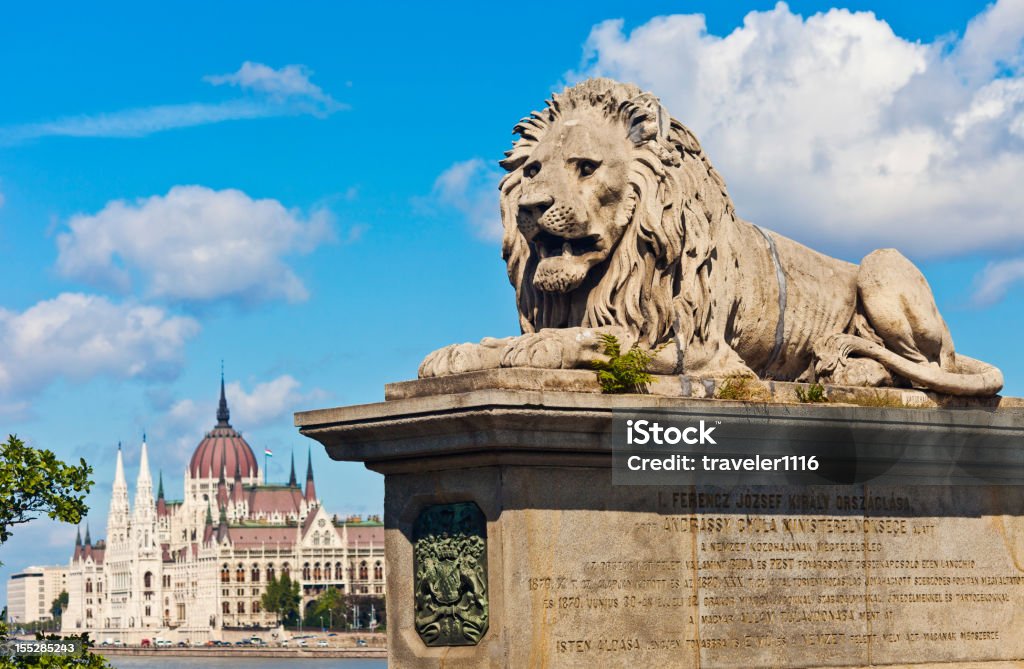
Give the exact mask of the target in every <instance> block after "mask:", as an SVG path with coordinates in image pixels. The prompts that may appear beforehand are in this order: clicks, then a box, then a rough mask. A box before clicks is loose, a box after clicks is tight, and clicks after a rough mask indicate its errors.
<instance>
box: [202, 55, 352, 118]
mask: <svg viewBox="0 0 1024 669" xmlns="http://www.w3.org/2000/svg"><path fill="white" fill-rule="evenodd" d="M312 74H313V73H312V72H311V71H310V70H309V69H308V68H307V67H305V66H303V65H285V66H284V67H282V68H281V69H279V70H275V69H274V68H272V67H269V66H267V65H264V64H263V63H253V62H252V61H248V60H247V61H245V62H244V63H242V67H240V68H239V69H238V71H237V72H233V73H231V74H218V75H210V76H208V77H204V78H203V79H204V81H207V82H209V83H211V84H213V85H214V86H221V85H224V84H228V85H231V86H238V87H239V88H243V89H250V90H253V91H257V92H260V93H265V94H266V95H269V96H270V97H272V98H274V99H276V100H286V99H289V98H291V99H295V98H307V99H309V100H312V101H316V102H319V103H321V104H322V105H323V106H324V111H331V110H335V109H342V108H344V107H345V106H344V105H342V104H341V103H339V102H338V101H337V100H335V99H334V98H332V97H331V96H330V95H327V94H326V93H324V91H323V89H321V88H320V87H319V86H317V85H316V84H314V83H313V82H312V81H310V80H309V77H310V76H311V75H312Z"/></svg>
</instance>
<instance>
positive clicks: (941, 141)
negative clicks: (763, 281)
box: [567, 0, 1024, 297]
mask: <svg viewBox="0 0 1024 669" xmlns="http://www.w3.org/2000/svg"><path fill="white" fill-rule="evenodd" d="M1022 39H1024V0H999V1H998V2H996V3H995V4H993V5H990V6H989V7H988V8H987V9H986V10H984V11H983V12H982V13H981V14H980V15H978V16H977V17H975V18H974V19H973V20H972V21H971V22H970V23H969V24H968V26H967V27H966V30H965V31H964V34H963V36H962V37H961V38H959V39H950V40H948V41H943V40H939V41H935V42H932V43H921V42H912V41H909V40H906V39H903V38H901V37H900V36H899V35H896V34H895V33H894V32H893V30H892V29H891V28H890V27H889V25H888V24H887V23H885V22H884V21H882V20H880V19H879V18H878V17H876V16H875V15H874V14H872V13H869V12H850V11H847V10H844V9H832V10H830V11H828V12H825V13H820V14H815V15H813V16H810V17H806V18H805V17H801V16H799V15H796V14H794V13H793V12H792V11H790V9H789V8H788V7H787V6H786V5H785V4H783V3H780V4H778V5H776V7H775V8H774V9H772V10H770V11H765V12H751V13H750V14H748V15H747V16H746V17H745V18H744V21H743V25H742V26H740V27H738V28H736V29H735V30H734V31H732V32H731V33H730V34H728V35H725V36H719V35H713V34H710V33H708V31H707V28H706V25H705V22H704V17H703V16H700V15H674V16H663V17H658V18H655V19H652V20H650V21H648V22H647V23H645V24H643V25H641V26H639V27H636V28H635V29H633V30H632V31H630V32H628V33H627V32H626V31H625V29H624V25H623V23H622V21H618V20H612V21H606V22H604V23H601V24H599V25H597V26H595V27H594V28H593V30H592V32H591V35H590V37H589V39H588V41H587V44H586V51H585V55H584V62H583V65H582V67H581V68H580V71H578V72H572V73H569V74H568V75H567V79H569V80H570V81H574V80H578V79H581V78H583V77H586V76H599V75H601V76H610V77H613V78H616V79H620V80H625V81H632V82H635V83H637V84H638V85H640V86H641V87H642V88H644V89H647V90H650V91H652V92H654V93H655V94H657V95H658V96H659V97H661V99H662V101H663V102H664V103H665V105H666V107H667V108H668V109H669V111H670V112H671V113H672V115H673V116H675V117H676V118H678V119H679V120H681V121H682V122H683V123H685V124H686V125H688V126H689V127H690V128H692V129H693V130H694V132H695V133H696V134H697V136H698V137H699V138H700V139H701V142H702V143H703V145H704V147H705V149H707V151H708V153H709V156H710V158H711V160H712V162H713V163H714V164H715V165H716V167H717V168H718V169H719V171H720V172H721V173H722V175H723V176H724V177H725V179H726V182H727V183H728V185H729V189H730V193H731V194H732V196H733V198H734V200H735V201H736V204H737V210H738V212H739V213H740V215H741V216H743V217H744V218H747V219H749V220H752V221H754V222H756V223H759V224H761V225H764V226H766V227H769V228H772V229H775V230H778V231H780V232H782V233H785V234H789V235H792V236H795V237H797V238H798V239H800V240H802V241H807V242H810V243H812V244H816V245H819V246H822V247H824V248H826V249H827V250H829V251H831V252H833V253H839V254H844V255H847V256H853V257H855V256H856V255H857V254H860V253H863V252H865V251H867V250H870V249H871V248H875V247H879V246H888V245H893V246H897V247H900V248H901V249H904V250H906V251H909V252H911V253H914V254H917V255H924V256H928V255H930V256H950V255H954V254H961V253H968V252H988V251H991V250H997V251H1000V252H1005V250H1006V249H1013V248H1020V247H1021V246H1022V245H1024V225H1022V224H1021V212H1022V211H1024V188H1021V187H1020V184H1021V183H1022V179H1024V72H1022V67H1024V56H1022V54H1024V50H1022V49H1024V43H1022ZM1015 267H1017V268H1018V269H1013V268H1015ZM1020 275H1021V272H1020V270H1019V265H1018V264H1014V262H1008V263H1001V264H997V265H995V266H993V267H992V268H990V269H989V279H990V282H989V283H991V285H993V286H995V285H999V286H1002V288H1000V290H1004V289H1005V286H1006V285H1007V282H1012V281H1014V280H1016V279H1017V278H1020ZM993 277H994V278H993ZM1009 277H1014V278H1009ZM980 285H981V286H982V287H984V286H985V285H989V284H988V283H985V282H982V283H981V284H980ZM994 294H995V292H992V291H991V290H990V291H989V292H986V293H984V295H987V296H989V297H991V296H992V295H994Z"/></svg>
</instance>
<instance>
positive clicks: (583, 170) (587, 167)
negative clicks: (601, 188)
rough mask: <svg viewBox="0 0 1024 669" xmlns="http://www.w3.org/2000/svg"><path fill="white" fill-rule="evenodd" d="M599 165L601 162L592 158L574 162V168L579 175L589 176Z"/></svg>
mask: <svg viewBox="0 0 1024 669" xmlns="http://www.w3.org/2000/svg"><path fill="white" fill-rule="evenodd" d="M600 166H601V163H598V162H595V161H593V160H581V161H579V162H577V163H576V169H577V170H579V172H580V176H581V177H589V176H590V175H591V174H593V173H594V172H596V171H597V168H598V167H600Z"/></svg>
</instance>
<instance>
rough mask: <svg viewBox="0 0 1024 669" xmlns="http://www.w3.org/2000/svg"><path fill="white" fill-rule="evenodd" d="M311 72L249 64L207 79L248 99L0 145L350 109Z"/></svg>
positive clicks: (75, 125) (24, 136)
mask: <svg viewBox="0 0 1024 669" xmlns="http://www.w3.org/2000/svg"><path fill="white" fill-rule="evenodd" d="M309 74H310V73H309V72H308V71H307V70H306V68H304V67H303V66H301V65H286V66H285V67H283V68H281V69H279V70H275V69H274V68H272V67H269V66H267V65H264V64H262V63H253V62H250V61H246V62H245V63H243V64H242V67H241V68H240V69H239V70H238V72H236V73H234V74H225V75H211V76H207V77H204V80H205V81H207V82H209V83H211V84H213V85H215V86H216V85H221V84H232V85H235V86H237V87H239V88H241V89H243V90H245V91H246V92H248V93H251V94H252V95H249V96H247V97H245V98H242V99H234V100H225V101H223V102H216V103H203V102H195V103H184V104H169V105H157V106H152V107H140V108H136V109H122V110H119V111H115V112H109V113H100V114H84V115H78V116H66V117H62V118H58V119H55V120H52V121H42V122H35V123H23V124H20V125H12V126H7V127H0V146H3V145H11V144H18V143H20V142H24V141H28V140H32V139H37V138H40V137H55V136H56V137H144V136H146V135H150V134H153V133H155V132H162V131H165V130H173V129H175V128H187V127H191V126H197V125H207V124H211V123H221V122H224V121H238V120H244V119H254V118H267V117H273V116H295V115H300V114H311V115H313V116H317V117H324V116H327V115H328V114H330V113H332V112H335V111H339V110H342V109H347V108H348V106H347V105H345V104H342V103H340V102H338V101H336V100H335V99H334V98H332V97H331V96H330V95H327V94H326V93H324V91H323V90H322V89H321V88H320V87H319V86H317V85H316V84H314V83H312V82H311V81H310V80H309Z"/></svg>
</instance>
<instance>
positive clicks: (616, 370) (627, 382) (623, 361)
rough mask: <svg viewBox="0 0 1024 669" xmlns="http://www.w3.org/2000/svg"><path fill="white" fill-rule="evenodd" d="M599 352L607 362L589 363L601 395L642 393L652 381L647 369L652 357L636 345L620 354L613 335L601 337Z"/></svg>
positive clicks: (616, 340) (619, 347) (617, 343)
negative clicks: (605, 357)
mask: <svg viewBox="0 0 1024 669" xmlns="http://www.w3.org/2000/svg"><path fill="white" fill-rule="evenodd" d="M601 345H602V350H601V352H602V353H604V354H605V355H606V356H608V360H594V361H593V362H591V365H593V367H594V369H595V370H596V371H597V381H598V383H600V384H601V392H602V393H612V394H614V393H628V392H642V391H644V390H646V388H647V384H649V383H650V382H651V380H652V377H651V374H650V372H648V371H647V370H648V368H649V367H650V365H651V359H652V358H653V357H654V356H653V353H651V352H650V351H645V350H643V349H641V348H640V347H639V346H637V345H636V344H634V345H633V347H632V348H631V349H629V350H628V351H626V352H625V353H623V352H622V346H621V344H619V339H618V337H616V336H615V335H610V334H603V335H601Z"/></svg>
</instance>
